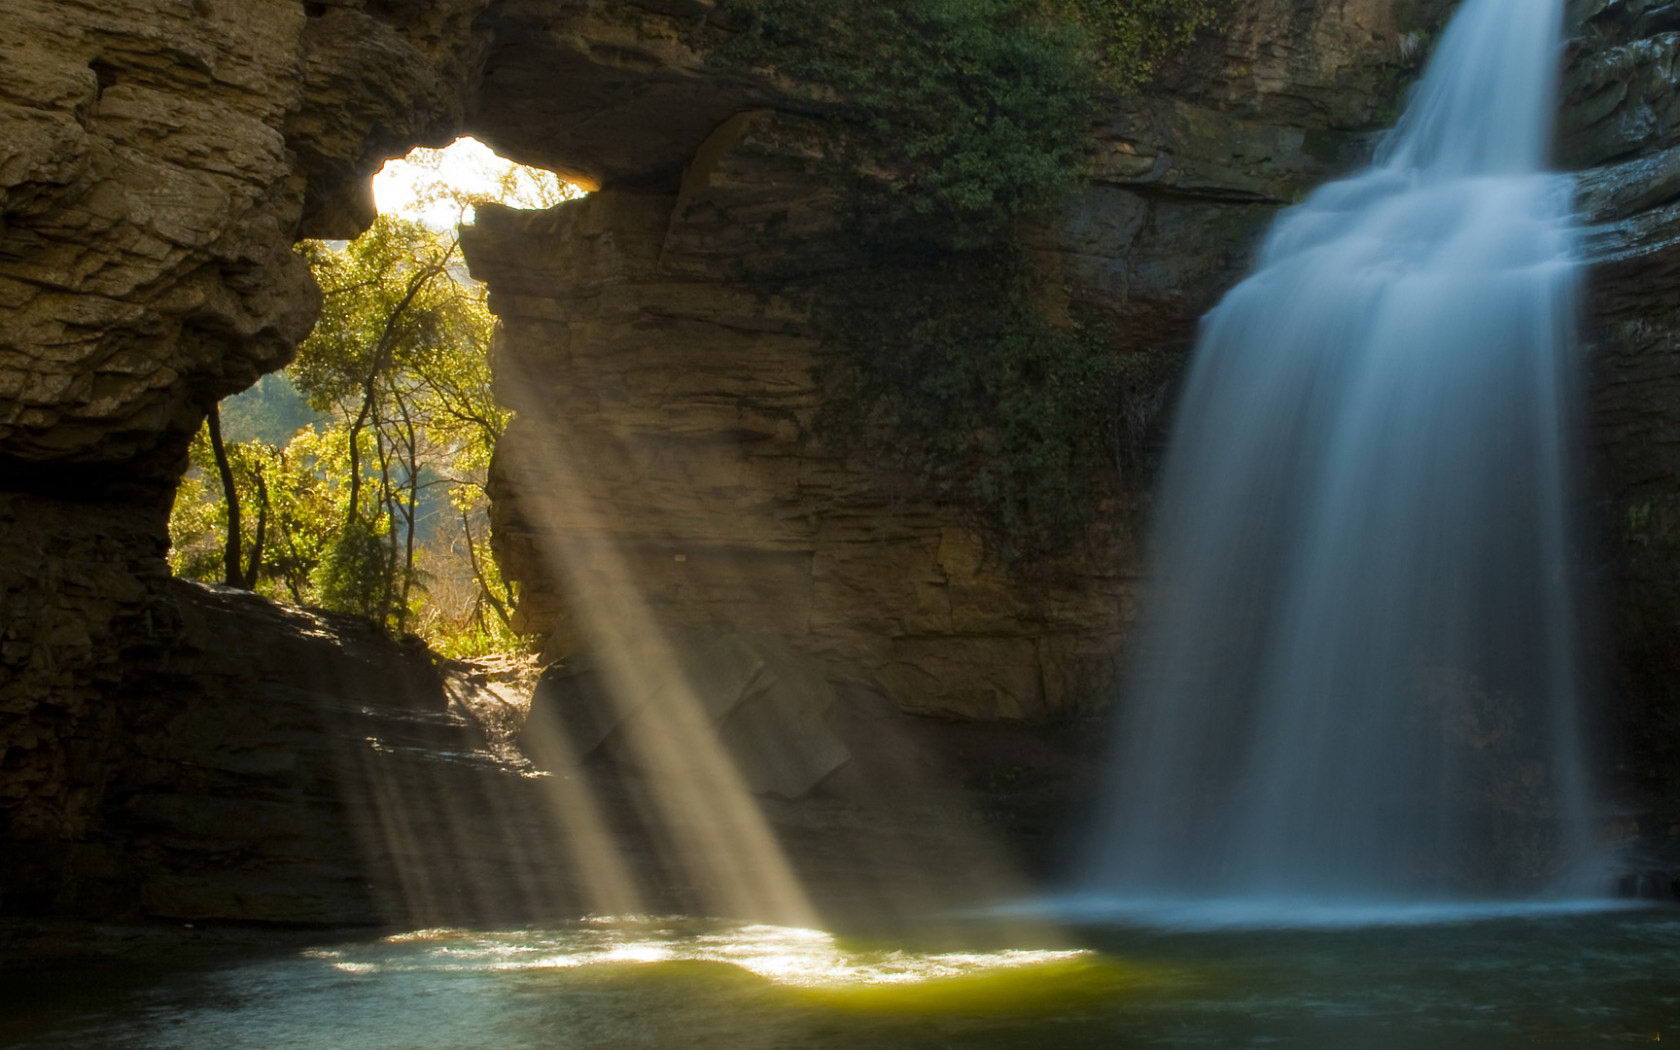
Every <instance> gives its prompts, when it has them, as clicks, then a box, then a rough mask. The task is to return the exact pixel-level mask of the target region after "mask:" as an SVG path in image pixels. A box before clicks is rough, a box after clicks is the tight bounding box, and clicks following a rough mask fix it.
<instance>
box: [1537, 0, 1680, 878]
mask: <svg viewBox="0 0 1680 1050" xmlns="http://www.w3.org/2000/svg"><path fill="white" fill-rule="evenodd" d="M1574 6H1575V10H1574V17H1575V18H1576V19H1577V21H1578V23H1579V25H1580V34H1579V36H1578V38H1577V40H1576V42H1575V48H1574V55H1573V62H1572V65H1571V68H1570V72H1569V76H1568V90H1567V98H1566V106H1565V112H1564V122H1563V132H1562V140H1561V147H1562V153H1563V157H1564V160H1565V162H1566V163H1567V164H1568V165H1569V166H1571V167H1574V168H1578V169H1582V173H1581V203H1582V209H1583V211H1584V213H1585V215H1586V218H1587V220H1588V221H1589V222H1591V223H1592V224H1593V226H1592V227H1590V228H1589V231H1588V234H1587V246H1588V250H1589V252H1590V253H1591V254H1592V255H1593V257H1594V259H1595V262H1596V265H1595V267H1594V269H1593V271H1592V275H1591V282H1590V283H1591V288H1590V294H1591V299H1590V326H1591V327H1590V330H1589V337H1590V344H1591V352H1592V365H1593V369H1594V377H1593V378H1594V383H1593V399H1592V406H1591V424H1592V433H1593V438H1594V448H1593V453H1594V457H1595V460H1596V463H1595V465H1596V467H1597V468H1598V469H1597V477H1598V479H1599V482H1600V497H1601V509H1602V513H1601V515H1600V522H1601V531H1600V536H1599V539H1600V542H1601V545H1602V549H1603V552H1604V557H1603V564H1602V566H1601V571H1600V576H1601V577H1602V579H1603V581H1604V582H1605V584H1606V585H1607V589H1608V590H1609V592H1610V594H1609V597H1610V599H1611V600H1610V603H1609V609H1610V610H1611V614H1610V616H1609V618H1608V619H1609V623H1608V627H1609V632H1610V637H1611V638H1612V639H1613V640H1614V646H1615V651H1614V652H1613V653H1610V654H1607V655H1608V656H1610V658H1611V666H1612V667H1613V668H1614V677H1613V679H1612V680H1611V682H1610V683H1608V685H1609V688H1608V689H1607V690H1606V692H1607V694H1608V695H1607V701H1606V710H1605V715H1604V717H1605V719H1606V720H1607V721H1608V722H1609V723H1610V724H1611V725H1612V726H1613V727H1614V728H1616V729H1617V730H1619V733H1618V736H1619V740H1618V742H1617V744H1616V749H1617V754H1618V755H1619V760H1620V768H1619V769H1618V770H1617V773H1616V778H1615V779H1616V780H1617V782H1618V784H1619V785H1621V786H1622V787H1624V788H1634V789H1643V790H1644V791H1646V792H1649V791H1657V792H1666V793H1668V794H1670V795H1672V789H1673V787H1674V786H1675V776H1676V774H1675V770H1676V769H1677V768H1680V738H1677V737H1676V735H1675V734H1674V733H1673V732H1672V731H1665V730H1663V729H1661V728H1659V727H1663V726H1672V725H1673V719H1674V712H1675V711H1677V710H1680V686H1677V683H1680V203H1677V202H1676V197H1677V195H1680V13H1677V12H1676V10H1675V8H1674V6H1673V5H1672V4H1662V3H1655V2H1651V0H1579V2H1578V3H1576V4H1575V5H1574ZM1676 848H1677V849H1680V845H1677V846H1676Z"/></svg>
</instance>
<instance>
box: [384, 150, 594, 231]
mask: <svg viewBox="0 0 1680 1050" xmlns="http://www.w3.org/2000/svg"><path fill="white" fill-rule="evenodd" d="M582 195H583V191H582V190H580V189H578V188H577V187H576V186H572V185H570V184H568V183H565V182H562V181H561V180H560V177H559V176H557V175H555V174H553V173H552V172H548V171H543V170H542V169H541V168H533V167H529V166H527V165H524V164H515V163H514V162H513V161H511V160H508V159H506V158H505V157H500V156H497V155H496V153H495V151H493V150H492V149H491V148H490V147H489V146H486V145H485V144H484V143H482V142H480V141H478V140H477V139H474V138H460V139H456V140H455V141H454V142H453V143H451V144H450V145H448V146H445V147H444V148H443V149H416V150H412V151H411V152H410V153H409V154H408V155H407V156H405V157H400V158H397V159H396V160H389V161H386V162H385V166H384V167H383V168H380V169H379V173H378V174H377V175H375V176H374V177H373V201H374V206H375V207H376V208H377V209H378V210H379V214H381V215H397V216H400V217H402V218H405V219H412V220H414V221H416V222H420V223H424V224H425V225H427V226H430V227H432V228H433V229H437V230H451V229H454V228H455V226H457V225H458V224H460V223H462V222H471V221H472V206H473V202H474V201H482V200H493V201H497V202H498V203H504V204H507V205H509V206H510V207H516V208H551V207H553V206H554V205H556V204H558V203H560V202H561V201H564V200H571V199H573V198H576V197H579V196H582Z"/></svg>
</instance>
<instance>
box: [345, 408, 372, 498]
mask: <svg viewBox="0 0 1680 1050" xmlns="http://www.w3.org/2000/svg"><path fill="white" fill-rule="evenodd" d="M372 411H373V380H372V379H369V380H368V381H367V383H366V385H365V386H364V387H363V389H362V408H361V411H359V412H357V413H356V421H355V422H353V423H351V424H350V502H349V506H347V507H346V508H345V511H344V528H345V529H346V530H348V529H349V528H350V527H351V526H352V525H355V524H356V512H357V509H358V508H357V506H356V505H357V503H359V502H360V501H361V498H362V450H361V438H362V427H364V426H366V425H367V420H368V414H369V413H371V412H372Z"/></svg>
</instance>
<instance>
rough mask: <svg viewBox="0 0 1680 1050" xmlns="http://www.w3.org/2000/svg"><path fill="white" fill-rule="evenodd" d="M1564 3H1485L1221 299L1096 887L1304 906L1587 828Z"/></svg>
mask: <svg viewBox="0 0 1680 1050" xmlns="http://www.w3.org/2000/svg"><path fill="white" fill-rule="evenodd" d="M1562 8H1563V2H1562V0H1469V2H1468V3H1467V4H1466V5H1465V6H1464V7H1463V8H1462V9H1461V10H1460V11H1459V13H1458V15H1457V16H1456V17H1455V18H1454V20H1453V21H1452V23H1451V24H1450V26H1449V27H1448V29H1447V31H1446V33H1445V34H1444V36H1443V37H1442V39H1441V42H1440V46H1439V48H1438V50H1437V52H1436V54H1435V57H1434V58H1433V60H1432V62H1431V64H1430V67H1429V69H1428V72H1427V73H1426V75H1425V77H1424V79H1423V81H1422V82H1421V83H1420V85H1419V86H1418V88H1417V89H1416V91H1415V93H1414V95H1413V97H1412V101H1411V105H1410V107H1409V108H1408V110H1407V111H1406V114H1405V115H1404V117H1403V118H1402V119H1401V120H1400V122H1399V125H1398V126H1397V127H1396V128H1395V129H1394V130H1393V131H1391V132H1390V133H1389V135H1388V136H1387V138H1386V139H1385V140H1384V142H1383V144H1382V146H1381V148H1380V149H1379V151H1378V156H1377V158H1376V160H1375V162H1374V163H1373V164H1372V166H1371V167H1370V168H1369V169H1368V170H1366V171H1364V172H1362V173H1360V174H1358V175H1356V176H1355V177H1352V178H1349V179H1347V180H1345V181H1341V182H1337V183H1333V184H1331V185H1327V186H1325V187H1323V188H1321V189H1320V190H1318V191H1317V192H1316V193H1314V194H1313V195H1312V196H1311V197H1309V198H1308V199H1307V200H1306V201H1305V202H1304V203H1302V204H1301V205H1299V206H1297V207H1294V208H1291V209H1290V210H1288V211H1287V212H1285V213H1284V214H1283V215H1282V216H1281V217H1280V218H1279V219H1278V221H1277V223H1276V225H1275V226H1274V228H1273V229H1272V231H1271V233H1270V235H1269V237H1268V239H1267V241H1266V243H1265V246H1264V248H1263V250H1262V252H1261V254H1260V259H1259V262H1258V265H1257V267H1256V269H1255V271H1254V273H1253V274H1252V275H1251V276H1250V277H1248V278H1247V279H1246V280H1245V281H1243V283H1242V284H1240V285H1238V286H1237V287H1236V288H1235V289H1234V290H1232V291H1231V293H1230V294H1229V295H1228V296H1227V297H1226V298H1225V300H1224V301H1223V302H1221V303H1220V304H1219V306H1218V307H1217V308H1215V309H1214V310H1213V311H1212V312H1211V313H1210V314H1209V315H1208V316H1207V318H1206V319H1205V320H1204V323H1203V330H1202V335H1201V343H1200V346H1199V348H1198V349H1197V351H1196V357H1195V360H1194V364H1193V366H1192V372H1191V375H1190V378H1189V381H1188V385H1187V388H1186V391H1185V394H1184V398H1183V401H1182V404H1181V406H1180V409H1179V415H1178V421H1177V424H1176V428H1175V431H1174V434H1173V439H1172V445H1171V453H1170V459H1169V462H1168V464H1167V468H1166V474H1165V478H1164V481H1163V486H1162V494H1161V500H1160V504H1159V510H1158V516H1157V522H1156V541H1155V549H1154V551H1153V557H1154V571H1153V574H1152V576H1153V582H1152V586H1151V592H1152V596H1151V600H1150V608H1149V609H1148V612H1147V616H1146V621H1145V625H1144V628H1143V633H1142V636H1141V638H1140V645H1139V649H1138V657H1137V661H1138V662H1137V665H1136V670H1135V672H1134V676H1133V681H1132V683H1131V689H1130V691H1129V694H1128V696H1127V697H1126V698H1125V700H1124V709H1123V712H1122V716H1121V726H1120V729H1119V743H1118V747H1117V754H1116V756H1115V758H1114V760H1113V761H1114V767H1113V768H1114V773H1113V775H1112V779H1111V783H1110V785H1109V793H1108V795H1107V809H1106V814H1105V819H1104V821H1103V828H1102V833H1101V835H1100V836H1099V839H1100V843H1099V848H1098V849H1097V850H1096V856H1095V860H1094V864H1093V868H1092V871H1091V874H1090V879H1089V887H1088V888H1089V889H1091V890H1093V891H1097V892H1101V893H1103V894H1108V895H1114V896H1116V897H1121V898H1132V899H1148V900H1153V901H1156V902H1161V901H1163V900H1164V899H1165V900H1170V899H1174V898H1177V899H1180V900H1184V899H1189V900H1201V901H1212V902H1227V903H1229V902H1238V903H1241V902H1247V904H1248V905H1250V906H1254V907H1258V908H1260V909H1261V911H1262V912H1265V911H1266V910H1267V909H1271V910H1273V911H1276V912H1277V915H1278V917H1279V918H1280V919H1285V920H1286V919H1287V915H1288V913H1289V910H1290V909H1291V908H1318V907H1320V906H1323V905H1326V904H1329V905H1336V906H1339V905H1348V906H1353V907H1360V906H1364V905H1368V904H1372V903H1383V902H1406V901H1413V902H1415V901H1419V900H1428V899H1443V898H1445V899H1451V898H1453V897H1454V896H1457V895H1466V894H1471V893H1481V894H1487V893H1510V892H1513V891H1514V890H1515V889H1516V887H1517V885H1518V884H1519V883H1520V882H1521V879H1520V878H1518V877H1516V874H1514V873H1516V872H1520V873H1521V874H1524V875H1528V876H1535V875H1539V874H1541V873H1543V872H1547V871H1553V870H1555V869H1556V868H1558V867H1559V866H1560V864H1559V862H1558V858H1572V857H1579V856H1583V855H1585V854H1586V853H1587V852H1588V842H1589V835H1588V832H1587V816H1586V794H1587V788H1586V785H1585V782H1584V777H1583V776H1582V772H1581V768H1580V762H1579V759H1578V756H1577V752H1578V739H1577V737H1578V733H1577V730H1576V728H1575V722H1574V717H1575V716H1574V705H1575V700H1576V696H1577V694H1578V692H1579V691H1580V688H1581V681H1582V677H1583V676H1582V672H1581V668H1580V666H1579V661H1578V657H1577V647H1578V643H1577V637H1578V635H1579V633H1580V632H1579V630H1578V627H1577V624H1576V622H1575V617H1576V606H1577V604H1578V600H1577V595H1576V593H1575V592H1576V589H1577V588H1576V585H1575V581H1574V579H1573V574H1572V571H1571V569H1570V564H1571V561H1572V560H1573V559H1572V553H1571V547H1572V544H1573V535H1572V526H1571V523H1570V518H1571V509H1570V502H1571V499H1572V491H1573V474H1574V467H1573V464H1572V455H1571V451H1570V449H1571V445H1572V441H1571V435H1572V431H1573V428H1572V420H1573V416H1574V413H1575V411H1576V409H1575V398H1576V393H1577V387H1578V383H1577V377H1576V370H1577V362H1576V361H1575V359H1574V356H1575V355H1574V349H1575V329H1576V324H1577V320H1576V318H1577V283H1578V269H1579V267H1578V265H1577V262H1576V245H1575V234H1574V230H1573V224H1572V221H1571V213H1570V209H1571V185H1570V184H1569V182H1568V180H1567V179H1566V178H1564V177H1562V176H1560V175H1556V174H1550V173H1547V172H1546V170H1545V162H1546V155H1547V152H1548V146H1549V139H1550V133H1551V126H1552V113H1553V110H1554V107H1555V104H1556V95H1557V92H1556V81H1557V76H1558V67H1559V61H1560V54H1561V23H1562V19H1563V15H1562ZM1537 811H1544V812H1547V813H1549V814H1551V817H1552V818H1553V819H1551V820H1550V821H1549V822H1548V823H1547V824H1546V827H1547V828H1548V829H1549V830H1548V831H1547V832H1546V833H1545V834H1538V833H1537V834H1536V835H1534V836H1531V838H1530V840H1529V841H1528V842H1527V844H1526V846H1525V847H1524V848H1523V849H1521V850H1518V851H1517V854H1518V855H1517V856H1516V857H1515V858H1514V859H1513V858H1511V857H1507V858H1505V860H1506V863H1505V867H1506V869H1507V870H1506V871H1505V872H1503V873H1495V872H1490V870H1489V869H1490V867H1491V863H1490V861H1491V859H1492V858H1493V855H1494V854H1495V853H1496V852H1497V851H1496V850H1494V849H1493V846H1492V842H1493V838H1494V837H1495V836H1494V834H1493V833H1494V831H1497V830H1507V831H1508V830H1511V828H1513V827H1519V826H1525V825H1524V824H1523V822H1524V821H1525V820H1527V819H1528V815H1530V814H1532V813H1534V812H1537ZM1501 824H1504V825H1506V826H1505V827H1504V828H1503V829H1501V828H1500V825H1501Z"/></svg>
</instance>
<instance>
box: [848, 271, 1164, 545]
mask: <svg viewBox="0 0 1680 1050" xmlns="http://www.w3.org/2000/svg"><path fill="white" fill-rule="evenodd" d="M1029 265H1030V263H1029V262H1028V260H1026V259H1025V258H1023V257H1022V256H1020V255H1015V254H1010V253H1008V252H1002V251H996V250H993V251H977V252H970V253H948V254H941V255H937V256H932V257H930V258H928V259H927V260H925V262H924V263H923V264H922V265H921V266H919V267H918V268H916V269H914V270H908V271H907V270H904V269H899V268H892V269H882V270H877V271H873V272H871V273H869V274H865V275H860V276H858V277H855V278H853V279H850V280H848V281H846V282H844V283H843V284H841V285H839V286H838V287H837V288H835V289H833V290H832V291H831V292H830V294H829V295H828V296H826V297H825V298H824V299H823V300H822V302H821V303H820V305H819V307H818V311H819V312H818V317H817V323H818V325H819V327H820V328H821V329H822V330H823V331H824V332H826V333H828V334H829V336H830V337H831V338H833V339H834V340H835V341H836V342H837V343H838V345H840V346H841V347H860V346H865V345H867V346H868V347H869V348H870V352H869V353H867V354H863V353H857V352H849V353H846V354H844V355H843V356H842V358H841V360H842V362H843V363H842V364H841V365H840V366H839V368H837V369H836V370H835V372H834V373H833V375H831V376H830V377H829V383H830V386H831V389H832V390H833V392H834V394H835V396H834V397H833V398H832V399H831V402H830V405H829V408H828V410H827V413H826V416H825V418H824V419H823V424H824V426H825V429H826V430H827V432H828V433H829V434H830V435H831V437H830V440H832V441H836V442H838V443H839V444H840V445H841V446H842V447H845V446H848V445H850V446H854V447H857V446H861V447H865V448H869V449H873V450H874V451H875V452H876V453H877V454H880V455H883V456H886V457H888V458H890V459H891V460H893V461H894V462H895V463H896V464H897V465H898V466H900V467H903V468H908V469H910V470H913V471H915V472H916V473H917V474H919V475H920V476H921V477H922V478H923V479H924V481H925V482H926V483H927V484H928V485H929V486H930V488H931V489H932V490H933V491H934V492H936V493H938V494H940V495H942V496H946V497H951V498H955V499H958V500H961V501H962V502H965V503H967V504H969V505H971V506H974V507H976V508H978V509H979V511H980V512H981V514H982V521H983V523H984V524H987V525H989V526H990V527H991V528H992V530H993V531H994V533H995V534H996V535H997V536H998V537H999V538H1000V540H1001V541H1002V545H1001V553H1002V554H1003V555H1004V556H1005V557H1007V558H1011V559H1012V558H1015V557H1020V556H1025V555H1032V554H1039V553H1043V552H1046V551H1052V550H1055V549H1057V548H1059V547H1061V546H1063V545H1065V544H1066V543H1067V542H1068V541H1069V540H1070V539H1072V538H1073V537H1074V536H1075V535H1076V534H1077V533H1078V531H1079V530H1080V529H1081V528H1082V527H1083V526H1085V525H1087V524H1089V523H1090V521H1091V520H1092V517H1093V514H1094V511H1095V509H1096V508H1095V505H1094V501H1093V500H1092V499H1091V498H1090V493H1089V484H1090V479H1092V478H1093V477H1095V476H1097V475H1098V474H1100V473H1101V472H1103V471H1105V470H1109V469H1113V468H1115V467H1117V466H1118V465H1119V462H1120V461H1122V460H1125V459H1127V458H1128V453H1129V444H1130V442H1131V441H1132V440H1133V439H1134V435H1133V434H1131V433H1129V432H1128V431H1127V423H1128V417H1127V415H1126V413H1125V411H1124V408H1125V406H1126V405H1127V404H1128V400H1129V399H1133V398H1135V397H1136V396H1137V392H1138V391H1154V390H1156V389H1158V388H1159V386H1160V385H1161V368H1160V367H1159V361H1158V360H1157V359H1156V358H1154V357H1153V356H1152V355H1146V354H1121V353H1116V352H1115V351H1114V349H1113V348H1112V347H1111V346H1110V341H1109V339H1108V338H1107V334H1108V333H1107V332H1106V330H1105V328H1104V326H1103V325H1102V324H1101V323H1100V322H1096V321H1094V320H1090V319H1087V320H1086V321H1085V323H1082V324H1081V323H1073V322H1072V321H1069V322H1064V323H1062V324H1059V325H1058V324H1054V323H1052V322H1051V320H1050V319H1049V318H1048V317H1047V316H1046V314H1045V312H1044V310H1043V309H1042V307H1041V305H1040V304H1039V303H1038V302H1037V301H1035V300H1034V299H1033V298H1032V296H1031V294H1030V293H1031V292H1032V291H1033V289H1034V285H1033V282H1032V281H1031V279H1030V277H1029V275H1027V274H1026V273H1024V272H1023V271H1024V270H1026V269H1027V268H1028V267H1029ZM905 437H910V438H911V440H903V439H904V438H905Z"/></svg>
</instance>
